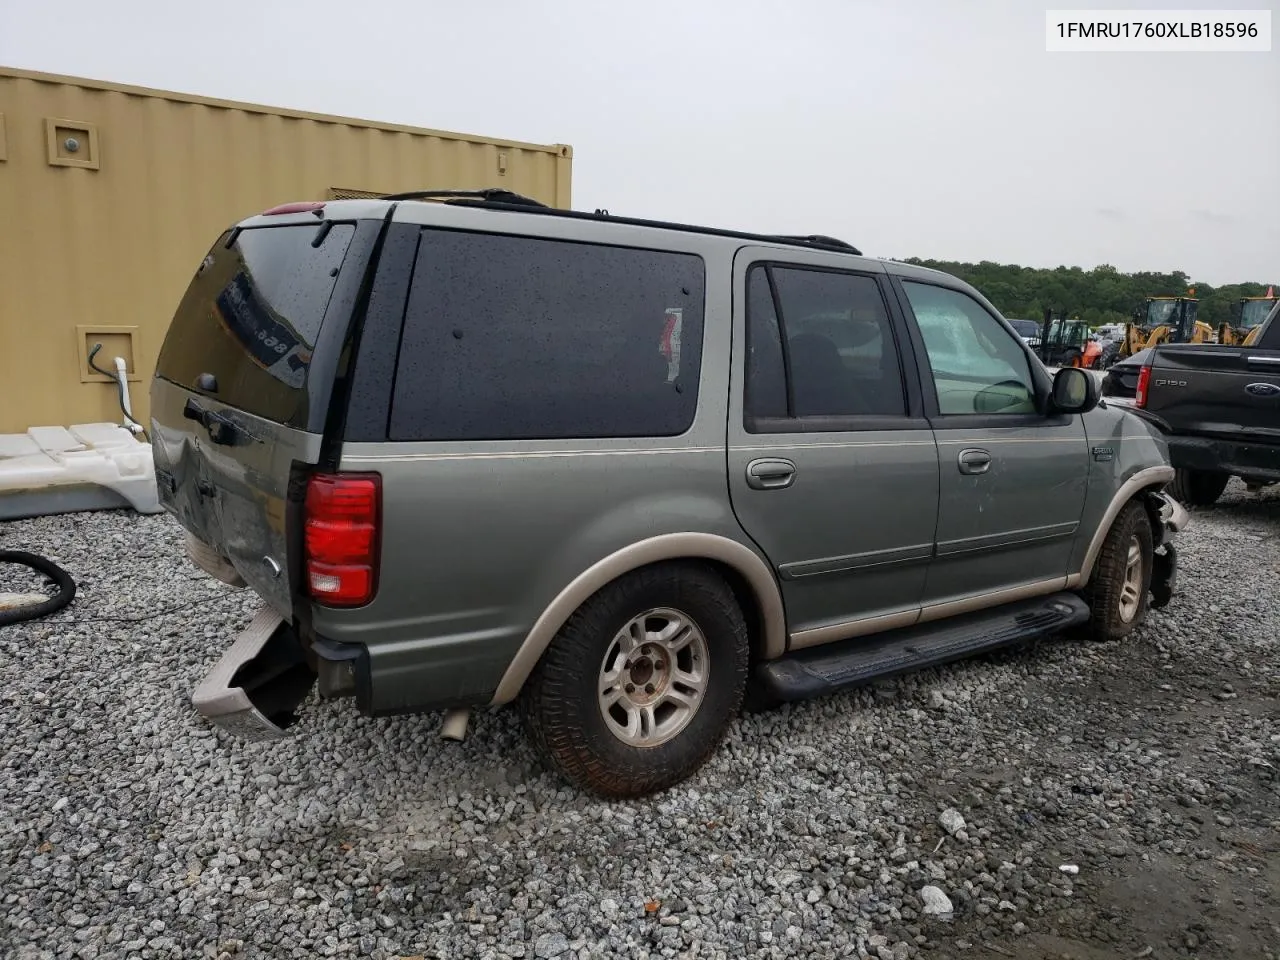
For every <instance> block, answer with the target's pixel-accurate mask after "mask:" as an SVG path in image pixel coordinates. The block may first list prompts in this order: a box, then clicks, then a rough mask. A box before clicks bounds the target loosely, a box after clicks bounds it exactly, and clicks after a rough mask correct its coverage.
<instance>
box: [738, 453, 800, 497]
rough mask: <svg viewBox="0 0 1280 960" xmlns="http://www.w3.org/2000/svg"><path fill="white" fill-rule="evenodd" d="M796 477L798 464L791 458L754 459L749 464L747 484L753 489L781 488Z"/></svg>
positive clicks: (789, 483)
mask: <svg viewBox="0 0 1280 960" xmlns="http://www.w3.org/2000/svg"><path fill="white" fill-rule="evenodd" d="M795 478H796V465H795V464H794V463H792V462H791V461H790V460H770V459H766V460H752V461H751V462H750V463H748V464H747V486H748V487H750V488H751V489H752V490H781V489H782V488H784V487H789V486H791V484H792V482H794V481H795Z"/></svg>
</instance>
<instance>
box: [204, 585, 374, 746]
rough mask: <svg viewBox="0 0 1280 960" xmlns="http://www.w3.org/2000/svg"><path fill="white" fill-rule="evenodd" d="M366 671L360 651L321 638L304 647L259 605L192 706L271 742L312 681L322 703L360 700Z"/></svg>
mask: <svg viewBox="0 0 1280 960" xmlns="http://www.w3.org/2000/svg"><path fill="white" fill-rule="evenodd" d="M367 667H368V665H367V653H366V651H365V648H364V647H363V646H359V645H356V644H340V643H332V642H330V641H327V640H323V639H321V638H315V639H314V640H313V641H312V642H311V643H310V644H309V645H304V644H303V643H302V642H301V641H300V640H299V638H298V634H297V632H296V631H295V630H294V628H293V625H292V624H290V623H289V622H288V621H287V620H285V619H284V618H283V617H282V616H280V614H278V613H276V611H275V610H273V609H272V608H271V607H270V606H264V607H263V608H262V609H261V610H259V611H258V613H257V615H256V616H254V618H253V620H252V621H251V622H250V623H249V625H248V626H247V627H245V628H244V630H243V631H241V632H240V634H239V635H238V636H237V637H236V639H235V642H234V643H232V645H231V646H230V647H229V648H228V649H227V652H226V653H224V654H223V655H222V658H221V659H220V660H219V661H218V662H217V663H216V664H214V666H213V669H212V670H210V671H209V672H208V674H206V675H205V677H204V679H203V680H201V681H200V684H199V686H197V687H196V689H195V692H194V693H192V695H191V705H192V706H193V707H195V709H196V713H198V714H199V715H200V716H202V717H204V718H205V719H206V720H208V721H210V722H211V723H213V724H215V725H216V726H219V727H222V728H223V729H224V730H226V731H228V732H229V733H234V734H235V735H236V736H238V737H241V738H243V739H246V740H275V739H278V738H280V737H283V736H286V735H287V734H288V731H289V728H290V727H292V726H293V725H294V723H295V722H296V721H297V719H298V716H297V709H298V707H299V706H300V705H301V704H302V701H303V700H305V699H306V698H307V695H308V694H310V692H311V690H312V688H313V687H316V686H317V681H318V684H319V688H318V691H317V692H318V693H319V695H320V697H321V698H323V699H330V698H337V697H348V696H356V698H357V700H360V699H361V698H360V696H359V693H360V690H361V685H362V684H365V686H367V679H368V669H367Z"/></svg>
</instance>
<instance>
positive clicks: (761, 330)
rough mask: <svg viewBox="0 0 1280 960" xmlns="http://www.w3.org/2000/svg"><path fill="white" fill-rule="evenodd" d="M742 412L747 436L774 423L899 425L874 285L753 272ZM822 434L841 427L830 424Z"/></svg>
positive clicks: (837, 275)
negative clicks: (886, 421) (886, 420)
mask: <svg viewBox="0 0 1280 960" xmlns="http://www.w3.org/2000/svg"><path fill="white" fill-rule="evenodd" d="M779 311H781V316H779ZM744 406H745V412H746V421H747V428H748V429H754V428H756V427H759V426H761V421H767V420H778V419H782V418H786V419H795V420H830V419H832V418H834V419H836V420H841V419H849V418H859V417H905V416H906V415H907V401H906V394H905V392H904V390H903V386H902V367H901V364H900V361H899V356H898V349H897V343H896V341H895V339H894V335H893V328H892V323H891V321H890V318H889V312H888V309H887V308H886V306H885V303H884V297H883V296H882V294H881V291H880V285H879V283H878V282H877V281H876V279H875V278H874V277H871V276H866V275H864V274H855V273H845V272H841V271H833V270H819V269H810V268H804V267H793V266H781V265H757V266H753V267H752V268H751V270H750V271H749V272H748V274H747V376H746V397H745V404H744ZM826 428H827V429H831V430H841V429H847V428H848V427H847V425H845V424H840V423H834V422H832V423H828V424H827V426H826Z"/></svg>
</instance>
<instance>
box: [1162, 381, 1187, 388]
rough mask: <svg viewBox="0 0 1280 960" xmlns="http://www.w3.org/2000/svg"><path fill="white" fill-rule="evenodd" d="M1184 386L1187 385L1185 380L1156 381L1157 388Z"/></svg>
mask: <svg viewBox="0 0 1280 960" xmlns="http://www.w3.org/2000/svg"><path fill="white" fill-rule="evenodd" d="M1186 385H1187V381H1185V380H1157V381H1156V386H1157V387H1185V386H1186Z"/></svg>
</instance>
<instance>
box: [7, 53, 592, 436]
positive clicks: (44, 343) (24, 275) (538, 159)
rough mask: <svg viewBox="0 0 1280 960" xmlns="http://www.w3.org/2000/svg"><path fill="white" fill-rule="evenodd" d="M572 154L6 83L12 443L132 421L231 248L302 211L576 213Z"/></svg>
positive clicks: (309, 117)
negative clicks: (321, 207) (462, 193)
mask: <svg viewBox="0 0 1280 960" xmlns="http://www.w3.org/2000/svg"><path fill="white" fill-rule="evenodd" d="M572 158H573V151H572V149H571V148H570V147H568V146H565V145H563V144H548V145H543V144H533V143H520V142H516V141H512V140H495V139H490V138H486V137H478V136H470V135H467V134H459V133H446V132H443V131H439V130H426V129H420V128H416V127H407V126H397V125H392V124H385V123H374V122H370V121H365V120H355V119H349V118H345V117H333V116H324V115H321V114H313V113H304V112H300V111H296V110H281V109H275V108H273V107H264V106H257V105H254V104H248V103H233V102H229V101H223V100H214V99H210V98H207V97H198V96H188V95H186V94H176V93H168V92H165V91H160V90H149V89H145V88H141V87H130V86H123V85H121V84H114V83H103V82H99V81H96V80H83V79H78V78H74V77H63V76H55V75H52V74H44V73H35V72H32V71H27V70H15V69H10V68H5V67H0V346H2V347H3V349H0V434H4V433H13V432H21V431H25V430H26V429H27V428H28V427H31V426H36V425H68V424H78V423H87V422H94V421H116V422H119V421H120V410H119V406H118V402H117V399H116V387H115V386H114V385H113V384H112V383H111V381H109V380H108V379H107V378H106V377H104V376H102V375H100V374H98V373H95V372H94V370H93V369H92V368H91V367H90V365H89V362H88V358H89V352H90V351H91V350H92V348H93V346H94V344H97V343H101V344H102V345H103V346H102V349H101V351H100V353H99V354H98V358H97V362H98V364H99V365H100V366H102V367H104V368H106V369H111V368H112V361H113V358H114V357H116V356H122V357H123V358H124V360H125V362H126V364H127V368H128V376H127V379H128V381H129V384H130V399H131V402H132V405H133V410H134V415H135V416H136V417H137V418H138V419H139V420H141V421H142V422H143V423H145V422H146V418H147V408H148V404H147V393H148V390H149V387H150V378H151V375H152V370H153V368H154V364H155V361H156V356H157V354H158V353H159V350H160V345H161V343H162V341H163V339H164V334H165V330H166V329H167V327H168V325H169V321H170V319H171V318H172V316H173V311H174V308H175V307H176V306H177V304H178V300H179V299H180V298H181V296H182V293H183V291H184V290H185V289H186V286H187V283H188V282H189V281H190V279H191V276H192V274H193V272H194V271H195V269H196V267H197V266H199V264H200V262H201V260H202V258H203V257H204V255H205V253H206V252H207V250H208V248H209V245H210V244H211V243H212V242H213V241H214V240H215V239H216V238H217V236H218V234H219V232H220V231H222V230H223V229H225V228H226V227H228V226H229V225H231V224H232V223H234V222H235V221H237V220H239V219H241V218H243V217H246V216H249V215H251V214H255V213H259V212H261V211H262V210H264V209H266V208H268V207H271V206H274V205H276V204H278V203H282V202H286V201H290V200H325V199H341V198H347V197H363V196H377V195H381V194H388V193H397V192H403V191H408V190H420V189H433V188H450V189H472V188H482V187H501V188H503V189H507V190H512V191H515V192H516V193H521V194H525V195H526V196H530V197H533V198H534V199H536V200H540V201H542V202H543V203H546V204H550V205H551V206H555V207H560V208H568V207H569V203H570V192H569V190H570V172H571V167H572V162H573V159H572Z"/></svg>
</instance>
